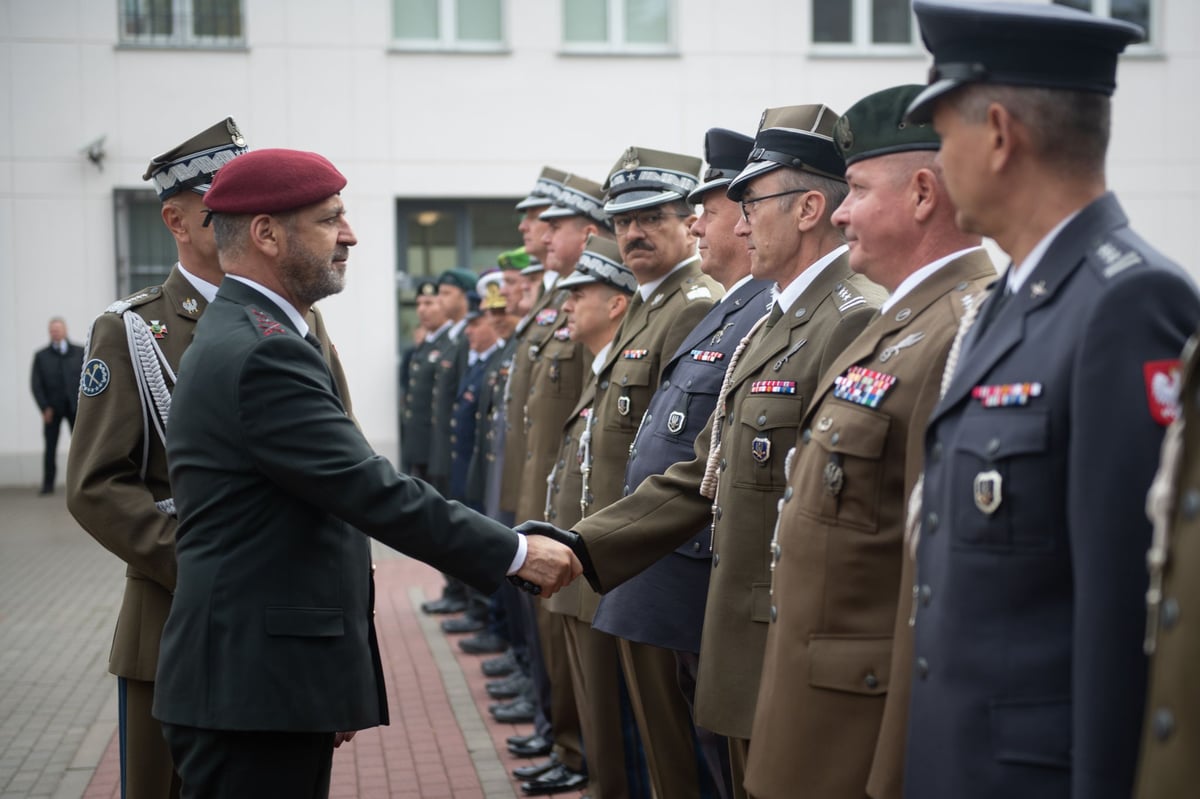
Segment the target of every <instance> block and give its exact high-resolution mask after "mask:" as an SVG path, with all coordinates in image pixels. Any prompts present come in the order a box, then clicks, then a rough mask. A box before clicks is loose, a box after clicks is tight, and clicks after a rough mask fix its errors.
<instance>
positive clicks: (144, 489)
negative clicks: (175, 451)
mask: <svg viewBox="0 0 1200 799" xmlns="http://www.w3.org/2000/svg"><path fill="white" fill-rule="evenodd" d="M207 305H208V303H207V301H206V300H205V299H204V297H203V296H202V295H201V294H200V293H199V292H197V291H196V289H195V288H194V287H193V286H192V284H191V283H190V282H188V279H187V278H186V277H184V275H183V274H182V273H181V272H180V271H179V268H178V267H176V268H174V269H172V270H171V273H170V275H169V276H168V277H167V280H166V282H165V283H163V284H162V285H161V286H151V287H149V288H145V289H143V290H141V291H139V292H137V293H135V294H133V295H131V296H129V297H126V298H125V299H124V300H121V301H119V302H117V303H114V304H113V305H112V306H110V307H109V309H108V311H106V312H105V313H103V314H101V315H100V316H99V317H97V319H96V320H95V322H94V323H93V326H92V330H91V333H90V335H89V343H88V349H87V353H86V354H85V361H86V368H85V377H84V383H83V391H82V392H81V395H80V404H79V416H78V419H77V421H76V426H75V432H74V434H73V436H72V439H71V450H70V455H69V459H68V465H67V506H68V508H69V509H70V511H71V514H72V515H73V516H74V517H75V519H76V521H78V522H79V524H80V525H81V526H82V527H83V528H84V529H85V530H86V531H87V532H88V533H89V534H90V535H91V536H92V537H93V538H95V539H96V540H97V541H98V542H100V544H101V545H103V546H104V547H105V548H106V549H108V550H109V551H111V552H112V553H113V554H115V555H116V556H117V557H119V558H121V560H123V561H125V563H126V564H127V569H126V581H125V593H124V596H123V598H122V601H121V608H120V611H119V613H118V616H117V628H116V631H115V632H114V634H113V642H112V649H111V651H110V653H109V661H108V669H109V672H110V673H112V674H115V675H116V676H118V677H123V678H125V679H126V681H127V683H126V685H127V688H126V691H127V694H126V697H127V703H128V705H127V708H126V714H127V719H128V728H127V736H128V739H127V747H128V749H129V751H137V752H139V753H153V752H158V753H160V754H159V757H157V758H156V757H154V756H153V755H152V754H147V755H146V756H145V757H138V758H136V759H135V760H134V761H133V762H132V763H131V764H130V765H131V768H130V769H129V770H128V772H127V774H126V780H127V789H128V792H129V793H130V795H156V794H157V795H164V794H165V793H166V792H167V790H168V788H167V786H169V785H171V781H172V773H173V767H172V764H171V757H170V753H169V752H168V751H167V747H166V743H165V742H164V741H163V739H162V734H161V732H160V729H159V724H158V722H157V721H155V720H154V719H152V718H151V716H150V705H151V702H152V697H153V691H154V685H153V684H154V673H155V669H156V668H157V665H158V649H159V639H160V638H161V637H162V629H163V624H164V623H165V622H166V619H167V613H168V611H170V609H171V594H172V592H173V591H174V590H175V527H176V519H175V516H174V515H173V509H172V505H170V504H165V503H168V501H170V500H171V498H172V496H171V486H170V485H169V483H168V481H167V461H166V453H165V450H164V447H163V440H162V438H161V437H160V436H159V435H157V434H156V432H155V423H154V421H153V420H152V419H148V418H146V417H145V416H144V414H146V413H147V412H149V413H151V414H153V413H154V411H153V410H152V409H151V410H149V411H148V410H147V409H146V406H145V405H143V402H142V399H141V396H140V389H139V386H138V381H137V378H136V377H135V374H134V368H133V364H132V362H131V358H130V352H129V341H128V336H127V333H126V323H125V319H124V316H125V314H129V313H133V314H136V315H137V316H139V317H141V318H142V320H144V322H145V324H146V325H147V326H148V327H149V329H150V331H151V333H150V335H152V336H155V338H154V341H155V343H156V344H157V345H158V347H159V349H160V350H161V352H162V354H163V357H164V358H165V359H166V362H167V363H166V365H167V366H168V367H169V368H170V370H171V373H172V374H178V371H179V361H180V359H181V358H182V357H183V353H184V350H186V349H187V347H188V345H189V344H191V341H192V333H193V331H194V329H195V327H196V321H197V320H198V319H199V318H200V316H201V314H203V313H204V310H205V308H206V307H207ZM308 322H309V324H310V326H311V327H312V332H313V334H314V335H315V336H317V338H318V339H319V340H320V342H321V350H322V354H323V355H324V357H325V359H326V361H327V363H328V364H329V367H330V371H331V373H332V374H333V376H334V379H335V381H336V382H337V386H338V391H339V393H340V394H341V396H342V397H343V398H344V399H345V405H346V409H347V411H348V412H349V410H350V400H349V397H350V393H349V389H348V387H347V385H346V376H345V372H344V371H343V370H342V366H341V362H340V361H339V359H338V356H337V352H336V350H334V348H333V346H332V344H330V342H329V336H328V333H327V331H326V330H325V324H324V321H323V320H322V319H321V316H320V313H319V312H318V311H317V310H316V309H315V308H314V309H313V311H312V313H310V314H309V317H308ZM156 328H157V330H158V334H157V335H155V333H154V332H153V331H155V330H156ZM147 354H148V355H149V357H150V358H151V359H154V358H156V356H155V355H153V353H152V352H150V351H149V350H147ZM150 363H151V365H152V367H153V369H155V370H158V371H159V372H160V373H161V374H164V375H165V374H166V373H165V370H162V369H161V367H160V366H159V364H158V362H157V360H151V361H150ZM101 380H103V381H106V382H104V383H102V382H100V381H101ZM89 386H90V388H89ZM97 388H98V389H99V390H98V391H96V389H97ZM165 388H166V390H167V391H170V390H172V389H173V388H174V381H173V380H166V381H165ZM93 392H94V393H93ZM164 421H165V420H164ZM160 503H162V504H160ZM146 763H158V764H160V766H159V767H158V768H143V766H144V764H146ZM173 790H174V791H175V792H176V793H177V792H178V786H177V785H176V787H175V788H174V789H173ZM146 792H148V794H147V793H146Z"/></svg>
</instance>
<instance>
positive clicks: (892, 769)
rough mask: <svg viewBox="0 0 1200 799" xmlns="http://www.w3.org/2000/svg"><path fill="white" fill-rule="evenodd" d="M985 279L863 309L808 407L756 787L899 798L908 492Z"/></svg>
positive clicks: (948, 274) (751, 771)
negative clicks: (876, 310)
mask: <svg viewBox="0 0 1200 799" xmlns="http://www.w3.org/2000/svg"><path fill="white" fill-rule="evenodd" d="M906 106H907V102H906V103H905V107H906ZM995 277H996V274H995V269H994V268H993V267H992V263H991V260H990V259H989V258H988V256H987V254H986V252H984V251H983V250H973V251H971V252H970V253H967V254H964V255H961V256H960V257H958V258H956V259H955V260H954V261H952V262H951V263H949V264H947V265H945V266H943V267H942V268H940V269H939V270H938V271H937V272H935V273H934V274H933V275H931V276H930V277H928V278H926V279H925V280H924V281H922V282H921V283H920V284H919V285H918V286H917V287H916V288H915V289H914V290H913V291H912V292H911V293H910V294H907V295H906V296H904V297H903V298H901V299H900V300H899V302H898V303H897V304H896V305H895V306H893V307H892V308H890V309H889V310H888V311H887V312H886V313H884V314H882V315H879V316H876V317H875V318H874V320H873V321H872V322H871V323H870V324H869V325H868V326H867V328H866V330H864V331H863V333H862V335H860V336H859V337H858V338H857V339H855V340H854V342H853V343H852V344H851V345H850V346H849V347H848V348H847V349H846V350H845V351H844V352H843V353H842V354H841V355H840V356H838V357H837V358H836V359H835V360H834V362H833V364H832V365H831V366H830V367H829V368H828V369H827V370H826V371H825V372H824V374H823V376H822V378H821V380H820V382H819V384H818V387H817V391H816V393H815V394H814V395H813V400H812V402H811V403H809V405H808V410H807V411H806V412H805V414H804V420H803V423H802V425H801V427H802V430H803V432H802V434H801V437H800V443H799V444H798V445H797V446H796V451H795V454H794V456H793V457H792V464H791V469H790V471H791V477H790V479H789V480H788V487H787V489H786V490H785V491H784V495H783V502H782V505H781V512H780V515H779V520H778V526H777V528H776V534H775V538H776V540H775V543H774V546H773V547H772V552H771V562H772V565H773V571H774V575H773V580H772V592H771V604H770V608H769V617H770V619H771V623H770V625H769V626H768V628H767V640H766V651H765V655H764V659H763V671H762V684H761V686H760V688H759V694H758V704H757V709H756V711H755V713H754V727H753V731H752V734H751V740H752V741H753V746H751V748H750V758H749V762H748V764H747V771H746V788H747V790H748V791H749V793H750V794H751V795H753V796H755V797H761V799H772V798H773V797H793V796H796V795H798V794H802V795H812V796H864V795H865V796H870V797H872V798H873V799H899V797H900V795H901V782H902V780H901V777H902V769H903V762H904V739H905V727H906V723H907V722H906V714H905V709H906V707H907V704H908V690H907V680H908V676H909V674H908V672H909V670H908V668H907V664H908V662H909V661H910V660H911V651H912V642H911V640H910V639H909V636H908V614H907V613H904V612H901V613H899V614H898V612H897V607H898V604H899V599H900V597H901V594H906V595H908V596H911V586H912V582H911V580H910V581H909V582H907V583H905V582H903V581H902V579H901V571H902V563H903V561H904V560H905V559H906V557H905V554H904V551H903V539H904V524H905V510H906V504H907V503H906V499H907V497H908V496H909V494H910V493H911V492H912V489H913V486H914V485H915V484H916V481H917V477H918V475H919V474H920V472H921V464H922V460H923V453H924V447H923V440H924V433H925V422H926V420H927V419H928V418H929V414H930V412H931V411H932V410H933V406H934V404H935V403H936V402H937V399H938V391H939V387H940V385H941V381H942V372H943V368H944V366H945V362H946V355H947V352H948V350H949V348H950V344H951V342H952V340H953V338H954V335H955V332H956V331H957V330H958V327H959V322H960V320H961V318H962V317H963V316H964V314H965V313H966V309H967V307H968V306H969V305H970V304H972V303H978V302H979V301H981V300H982V298H983V295H984V293H985V291H986V289H987V285H988V284H989V283H990V282H991V281H992V280H994V279H995ZM893 648H895V650H897V651H896V652H895V654H894V653H893ZM892 663H896V664H901V665H902V667H901V668H898V669H893V667H892ZM885 719H886V720H888V721H890V723H888V724H886V725H885V724H884V723H883V722H884V721H885Z"/></svg>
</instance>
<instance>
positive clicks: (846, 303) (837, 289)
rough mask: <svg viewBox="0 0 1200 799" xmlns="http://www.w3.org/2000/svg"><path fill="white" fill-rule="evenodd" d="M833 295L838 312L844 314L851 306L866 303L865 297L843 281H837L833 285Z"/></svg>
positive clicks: (855, 306) (854, 306)
mask: <svg viewBox="0 0 1200 799" xmlns="http://www.w3.org/2000/svg"><path fill="white" fill-rule="evenodd" d="M833 295H834V296H835V297H836V298H837V303H838V313H842V314H844V313H846V311H849V310H850V309H852V308H857V307H858V306H860V305H866V304H867V298H866V297H864V296H863V295H861V294H859V293H858V292H857V291H854V290H853V289H851V288H850V286H847V285H846V284H845V283H838V284H837V285H836V286H834V288H833Z"/></svg>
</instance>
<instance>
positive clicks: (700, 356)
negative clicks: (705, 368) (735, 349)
mask: <svg viewBox="0 0 1200 799" xmlns="http://www.w3.org/2000/svg"><path fill="white" fill-rule="evenodd" d="M724 357H725V353H723V352H720V351H718V350H692V360H693V361H700V362H702V363H716V362H717V361H719V360H721V359H723V358H724Z"/></svg>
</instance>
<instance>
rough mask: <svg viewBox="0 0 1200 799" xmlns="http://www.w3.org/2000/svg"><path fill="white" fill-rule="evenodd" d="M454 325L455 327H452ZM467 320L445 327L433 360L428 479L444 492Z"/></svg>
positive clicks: (464, 361) (464, 366)
mask: <svg viewBox="0 0 1200 799" xmlns="http://www.w3.org/2000/svg"><path fill="white" fill-rule="evenodd" d="M455 328H457V330H455ZM465 331H466V323H465V322H458V323H455V324H454V325H451V327H450V329H449V330H447V331H446V338H445V339H443V340H442V344H441V347H440V349H439V350H438V352H437V360H436V362H435V363H434V364H433V390H432V392H430V406H431V408H432V412H431V417H432V418H431V428H432V432H431V434H430V442H429V481H430V482H431V483H432V484H433V486H434V488H436V489H437V490H438V491H440V492H441V493H442V495H443V496H447V495H448V494H449V487H450V452H451V450H452V449H453V444H452V442H451V440H450V436H451V434H452V430H451V428H452V425H451V421H452V419H453V416H454V400H455V398H456V397H457V396H458V383H459V381H460V380H461V379H462V376H463V373H464V372H466V371H467V356H468V353H469V352H470V347H469V346H468V345H467V335H466V332H465Z"/></svg>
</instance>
